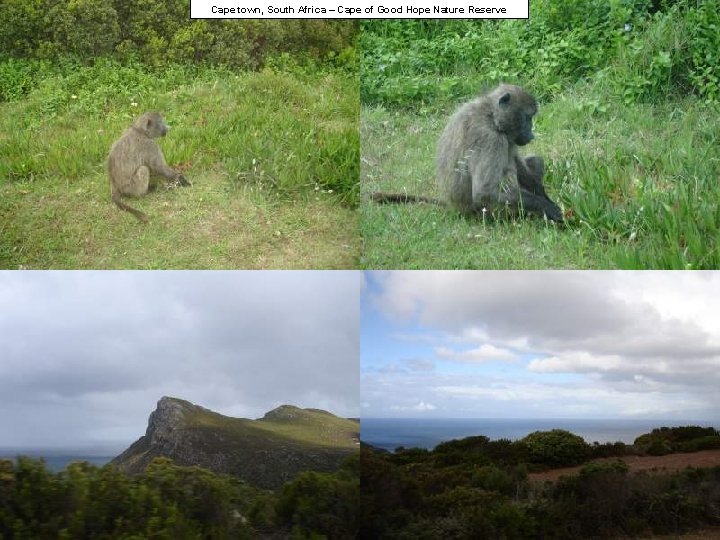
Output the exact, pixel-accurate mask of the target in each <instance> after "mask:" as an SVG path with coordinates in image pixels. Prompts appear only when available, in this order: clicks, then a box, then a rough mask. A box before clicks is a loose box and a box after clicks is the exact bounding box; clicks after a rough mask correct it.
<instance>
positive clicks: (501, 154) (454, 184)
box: [437, 84, 563, 221]
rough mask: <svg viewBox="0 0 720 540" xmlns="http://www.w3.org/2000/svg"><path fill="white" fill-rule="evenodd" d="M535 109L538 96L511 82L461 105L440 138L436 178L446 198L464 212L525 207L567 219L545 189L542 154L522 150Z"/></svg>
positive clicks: (513, 210) (530, 135) (514, 211)
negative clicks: (519, 150)
mask: <svg viewBox="0 0 720 540" xmlns="http://www.w3.org/2000/svg"><path fill="white" fill-rule="evenodd" d="M536 113H537V103H536V101H535V98H534V97H533V96H532V95H531V94H529V93H528V92H526V91H525V90H523V89H522V88H520V87H519V86H514V85H510V84H501V85H500V86H498V87H497V88H495V89H494V90H493V91H491V92H490V93H488V94H485V95H483V96H480V97H478V98H476V99H473V100H472V101H469V102H467V103H465V104H464V105H463V106H461V107H460V108H459V109H458V110H457V111H456V112H455V114H454V115H453V116H452V117H451V118H450V121H449V122H448V124H447V126H446V127H445V130H444V131H443V133H442V135H441V136H440V140H439V142H438V153H437V181H438V186H439V188H440V191H441V192H442V194H443V198H444V200H446V201H447V202H448V203H449V204H450V205H451V206H453V207H454V208H457V209H458V210H460V211H461V212H465V213H480V212H483V210H484V211H485V212H488V213H490V214H492V215H498V214H502V213H509V214H510V215H516V214H517V213H518V212H519V211H520V210H521V209H522V210H523V211H524V212H526V213H530V214H535V215H538V216H541V217H542V216H547V218H548V219H552V220H554V221H562V219H563V218H562V212H561V211H560V208H559V207H558V206H557V204H555V203H554V202H553V201H552V200H550V198H549V197H548V196H547V194H546V193H545V188H544V186H543V183H542V177H543V175H544V170H545V166H544V163H543V160H542V158H540V157H538V156H529V157H527V158H522V157H521V156H520V155H519V154H518V146H525V145H526V144H528V143H529V142H530V141H531V140H533V138H534V135H533V132H532V118H533V116H535V114H536ZM505 179H508V180H509V181H508V182H506V183H503V180H505Z"/></svg>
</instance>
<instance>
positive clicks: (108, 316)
mask: <svg viewBox="0 0 720 540" xmlns="http://www.w3.org/2000/svg"><path fill="white" fill-rule="evenodd" d="M361 280H362V276H361V274H360V273H359V272H309V271H303V272H158V271H154V272H107V271H105V272H0V306H2V309H1V310H0V447H5V448H73V449H78V448H85V447H96V448H99V447H104V448H108V449H110V450H112V451H119V450H122V449H124V448H125V447H126V446H128V445H129V444H130V443H131V442H133V441H134V440H136V439H137V438H138V437H140V436H141V435H143V434H144V433H145V428H146V427H147V419H148V415H149V414H150V412H151V411H152V410H153V409H154V408H155V406H156V403H157V400H158V399H159V398H160V397H162V396H164V395H168V396H175V397H181V398H184V399H187V400H189V401H192V402H194V403H197V404H199V405H202V406H204V407H207V408H210V409H213V410H215V411H218V412H221V413H223V414H227V415H232V416H239V417H245V418H257V417H260V416H262V415H263V414H264V413H265V412H267V411H268V410H271V409H273V408H275V407H277V406H279V405H281V404H285V403H289V404H294V405H297V406H300V407H316V408H321V409H325V410H328V411H330V412H332V413H334V414H337V415H341V416H354V417H357V416H359V406H358V405H359V403H358V396H359V380H358V355H359V350H358V347H359V338H358V331H359V304H358V297H359V294H360V286H361Z"/></svg>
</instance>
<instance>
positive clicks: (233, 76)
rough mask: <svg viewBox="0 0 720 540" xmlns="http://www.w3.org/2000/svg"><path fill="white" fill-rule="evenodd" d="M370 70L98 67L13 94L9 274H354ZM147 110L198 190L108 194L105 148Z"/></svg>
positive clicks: (0, 145) (5, 254)
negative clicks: (123, 198) (122, 203)
mask: <svg viewBox="0 0 720 540" xmlns="http://www.w3.org/2000/svg"><path fill="white" fill-rule="evenodd" d="M358 101H359V98H358V80H357V77H356V76H354V75H351V74H347V73H345V72H342V71H339V70H338V71H336V72H327V73H313V74H308V73H298V74H289V73H282V72H274V71H270V70H266V71H263V72H259V73H233V72H230V71H225V70H217V69H209V68H208V69H202V70H200V69H198V70H197V71H195V72H192V71H189V70H187V69H181V68H167V69H166V70H165V71H164V72H163V73H161V74H158V73H152V74H151V73H149V72H147V71H145V70H144V68H142V67H133V66H120V65H116V64H109V65H103V64H102V63H99V64H97V65H96V66H94V67H84V68H78V69H77V70H72V71H69V72H66V73H58V74H57V75H56V76H54V77H48V78H47V79H45V80H43V81H42V82H41V83H40V84H39V85H38V86H37V88H35V89H34V90H33V91H32V92H30V93H29V94H28V95H26V96H23V97H22V98H21V99H19V100H11V101H9V102H4V103H2V102H0V156H1V157H0V268H5V269H20V268H28V269H46V268H80V269H115V268H118V269H125V268H135V269H162V268H183V269H202V268H208V269H217V268H224V269H234V268H237V269H243V268H256V269H258V268H259V269H265V268H299V269H306V268H316V269H321V268H354V267H356V266H357V263H358V252H359V242H360V240H359V223H358V215H357V210H356V209H355V206H356V202H357V193H358V187H357V178H358V153H359V141H358V129H357V125H358ZM146 110H158V111H161V112H162V113H163V115H164V116H165V118H166V120H167V122H168V123H169V124H170V125H171V126H172V129H171V131H170V132H169V134H168V136H167V137H165V138H164V139H162V140H160V145H161V147H162V149H163V152H164V153H165V157H166V159H167V161H168V163H169V164H170V165H171V166H172V167H175V168H176V169H179V170H182V171H183V173H184V174H185V176H186V177H187V178H188V179H189V180H190V181H191V182H192V183H193V186H192V187H189V188H183V189H178V190H165V189H163V187H162V185H160V186H159V187H158V189H157V190H155V191H154V192H152V193H150V194H149V195H148V196H147V197H145V198H142V199H127V200H128V202H129V203H130V204H131V205H132V206H134V207H136V208H138V209H140V210H142V211H143V212H145V213H146V214H148V215H149V217H150V221H149V223H148V224H147V225H143V224H141V223H139V222H138V221H136V219H135V218H134V217H133V216H132V215H130V214H128V213H126V212H122V211H120V210H119V209H118V208H116V207H115V206H114V205H113V204H112V202H111V201H110V189H109V183H108V179H107V175H106V172H105V158H106V156H107V152H108V150H109V148H110V145H111V144H112V142H113V141H114V140H115V139H117V138H118V137H119V136H120V135H121V134H122V132H123V131H124V130H125V129H126V128H127V127H128V126H129V125H130V124H131V123H132V121H133V119H134V118H135V117H137V116H139V115H140V114H141V113H142V112H144V111H146Z"/></svg>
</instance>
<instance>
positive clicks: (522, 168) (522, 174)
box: [515, 156, 550, 200]
mask: <svg viewBox="0 0 720 540" xmlns="http://www.w3.org/2000/svg"><path fill="white" fill-rule="evenodd" d="M515 169H516V171H517V180H518V184H520V187H522V188H524V189H526V190H527V191H529V192H530V193H534V194H536V195H541V196H542V197H545V198H547V199H548V200H549V199H550V198H549V197H548V195H547V193H546V192H545V186H544V185H543V176H544V175H545V164H544V163H543V160H542V158H541V157H539V156H529V157H527V158H522V157H520V156H515Z"/></svg>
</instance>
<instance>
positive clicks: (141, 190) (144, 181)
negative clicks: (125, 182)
mask: <svg viewBox="0 0 720 540" xmlns="http://www.w3.org/2000/svg"><path fill="white" fill-rule="evenodd" d="M149 185H150V169H148V168H147V167H146V166H145V165H141V166H140V167H138V168H137V170H136V171H135V174H133V177H132V182H131V183H130V185H129V186H128V191H126V192H124V194H125V195H131V196H133V197H140V196H142V195H146V194H147V192H148V186H149Z"/></svg>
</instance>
